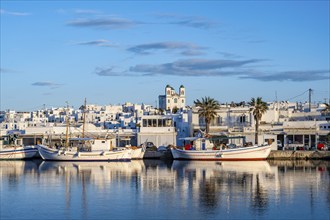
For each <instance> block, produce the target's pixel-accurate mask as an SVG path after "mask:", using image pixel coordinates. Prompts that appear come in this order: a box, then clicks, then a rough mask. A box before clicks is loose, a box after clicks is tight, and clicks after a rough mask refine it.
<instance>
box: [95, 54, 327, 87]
mask: <svg viewBox="0 0 330 220" xmlns="http://www.w3.org/2000/svg"><path fill="white" fill-rule="evenodd" d="M264 61H267V60H265V59H247V60H230V59H227V60H221V59H184V60H177V61H174V62H170V63H163V64H158V65H147V64H139V65H135V66H132V67H130V68H129V70H127V71H122V72H119V71H114V68H113V67H111V68H105V69H104V68H97V69H96V71H95V73H96V74H97V75H99V76H158V75H171V76H189V77H207V76H213V77H216V76H219V77H221V76H228V77H230V76H231V77H238V78H239V79H254V80H258V81H264V82H271V81H278V82H284V81H294V82H306V81H316V80H325V79H329V74H330V71H329V70H303V71H283V72H267V71H262V72H261V71H259V70H257V69H256V68H257V67H258V66H260V63H261V62H264Z"/></svg>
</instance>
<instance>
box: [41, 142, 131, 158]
mask: <svg viewBox="0 0 330 220" xmlns="http://www.w3.org/2000/svg"><path fill="white" fill-rule="evenodd" d="M69 143H70V145H69V147H63V146H60V147H59V148H50V147H49V146H45V145H41V144H39V145H38V149H39V154H40V156H41V157H42V159H44V160H57V161H129V160H131V149H122V150H121V149H120V150H119V149H111V139H92V138H72V139H69Z"/></svg>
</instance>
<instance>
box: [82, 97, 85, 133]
mask: <svg viewBox="0 0 330 220" xmlns="http://www.w3.org/2000/svg"><path fill="white" fill-rule="evenodd" d="M85 121H86V98H85V102H84V110H83V130H82V138H85Z"/></svg>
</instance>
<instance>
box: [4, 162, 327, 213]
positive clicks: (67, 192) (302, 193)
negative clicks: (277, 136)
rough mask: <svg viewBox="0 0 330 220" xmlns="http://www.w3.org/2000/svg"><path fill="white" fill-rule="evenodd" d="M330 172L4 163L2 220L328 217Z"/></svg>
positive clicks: (291, 167)
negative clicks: (24, 219) (26, 219)
mask: <svg viewBox="0 0 330 220" xmlns="http://www.w3.org/2000/svg"><path fill="white" fill-rule="evenodd" d="M329 168H330V165H329V162H325V161H313V162H311V161H296V162H294V161H270V162H268V161H251V162H239V161H233V162H230V161H223V162H220V161H161V160H137V161H131V162H110V163H107V162H47V161H43V162H41V161H37V162H36V161H0V174H1V179H0V181H1V183H0V184H1V186H2V187H1V188H0V195H1V200H0V202H1V204H0V206H1V213H0V219H10V218H11V219H17V218H29V217H31V216H33V218H34V219H54V218H55V219H81V218H86V219H106V218H111V219H155V218H162V219H165V218H166V219H168V218H171V219H179V218H181V219H191V218H193V219H205V218H207V219H208V218H234V219H251V218H252V219H255V218H262V219H274V218H276V219H278V218H279V219H281V218H282V219H287V218H300V219H329V207H330V197H329V195H330V187H329V185H330V175H329V174H330V172H329ZM17 201H19V204H24V205H22V206H17V204H18V203H17ZM301 207H304V208H301ZM27 213H29V214H27Z"/></svg>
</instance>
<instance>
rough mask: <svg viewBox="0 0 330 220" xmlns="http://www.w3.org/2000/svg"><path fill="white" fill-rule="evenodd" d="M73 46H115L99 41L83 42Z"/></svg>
mask: <svg viewBox="0 0 330 220" xmlns="http://www.w3.org/2000/svg"><path fill="white" fill-rule="evenodd" d="M74 45H86V46H98V47H116V46H117V45H115V44H112V43H110V41H108V40H104V39H100V40H93V41H83V42H77V43H74Z"/></svg>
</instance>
